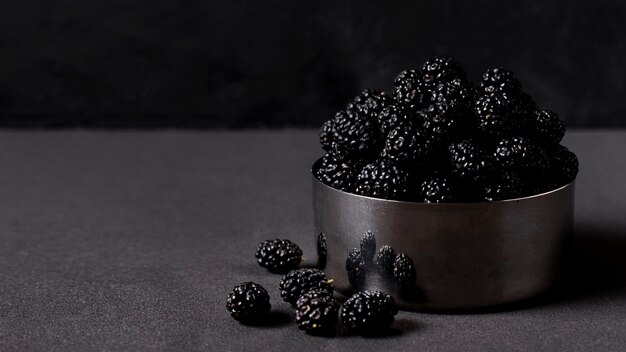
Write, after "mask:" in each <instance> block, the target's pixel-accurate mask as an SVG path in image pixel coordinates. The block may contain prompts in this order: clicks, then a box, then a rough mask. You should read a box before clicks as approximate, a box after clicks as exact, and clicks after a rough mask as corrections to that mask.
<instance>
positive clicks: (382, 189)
mask: <svg viewBox="0 0 626 352" xmlns="http://www.w3.org/2000/svg"><path fill="white" fill-rule="evenodd" d="M408 179H409V175H408V172H407V171H405V170H404V169H402V168H400V167H398V166H396V165H394V164H391V163H389V162H388V161H385V160H380V161H377V162H374V163H371V164H368V165H366V166H365V167H363V169H362V170H361V172H360V173H359V175H358V176H357V181H356V193H358V194H361V195H364V196H371V197H378V198H385V199H402V198H403V197H405V196H406V195H407V194H408V184H407V180H408Z"/></svg>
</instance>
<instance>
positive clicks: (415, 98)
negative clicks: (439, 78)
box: [393, 70, 429, 109]
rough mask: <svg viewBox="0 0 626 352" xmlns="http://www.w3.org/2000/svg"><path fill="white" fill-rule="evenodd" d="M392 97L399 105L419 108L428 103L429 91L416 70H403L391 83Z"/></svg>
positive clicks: (420, 74)
mask: <svg viewBox="0 0 626 352" xmlns="http://www.w3.org/2000/svg"><path fill="white" fill-rule="evenodd" d="M393 97H394V98H395V99H396V101H397V102H398V103H400V104H401V105H404V106H407V107H410V108H411V109H421V108H423V107H425V106H426V105H428V100H429V91H428V89H427V87H426V86H425V85H424V80H423V79H422V73H421V72H420V71H418V70H404V71H402V72H400V74H398V77H396V79H395V81H394V83H393Z"/></svg>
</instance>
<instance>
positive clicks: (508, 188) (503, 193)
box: [484, 170, 527, 202]
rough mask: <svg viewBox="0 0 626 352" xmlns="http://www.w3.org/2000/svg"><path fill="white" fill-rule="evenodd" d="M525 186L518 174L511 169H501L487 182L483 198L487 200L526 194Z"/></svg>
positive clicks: (511, 197) (491, 200) (517, 196)
mask: <svg viewBox="0 0 626 352" xmlns="http://www.w3.org/2000/svg"><path fill="white" fill-rule="evenodd" d="M526 193H527V192H526V188H525V185H524V182H523V181H522V179H521V178H520V176H519V175H518V174H517V173H515V172H511V171H504V170H503V171H502V173H501V174H499V175H498V176H495V177H493V178H491V179H489V181H488V182H487V185H486V186H485V195H484V199H485V200H486V201H489V202H493V201H497V200H504V199H513V198H519V197H523V196H526Z"/></svg>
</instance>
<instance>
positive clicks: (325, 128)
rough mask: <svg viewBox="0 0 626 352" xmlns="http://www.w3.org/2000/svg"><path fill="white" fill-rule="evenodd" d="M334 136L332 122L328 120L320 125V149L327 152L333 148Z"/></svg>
mask: <svg viewBox="0 0 626 352" xmlns="http://www.w3.org/2000/svg"><path fill="white" fill-rule="evenodd" d="M334 134H335V127H334V123H333V120H328V121H326V122H324V124H322V128H321V129H320V132H319V137H320V144H321V145H322V149H324V150H326V151H329V150H330V149H331V148H332V146H333V135H334Z"/></svg>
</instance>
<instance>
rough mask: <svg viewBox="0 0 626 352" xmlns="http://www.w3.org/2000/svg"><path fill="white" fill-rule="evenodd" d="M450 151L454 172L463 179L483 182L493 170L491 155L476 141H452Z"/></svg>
mask: <svg viewBox="0 0 626 352" xmlns="http://www.w3.org/2000/svg"><path fill="white" fill-rule="evenodd" d="M448 152H449V153H450V161H451V166H452V173H453V174H454V175H456V176H457V177H459V178H460V179H462V180H465V181H470V182H477V183H481V182H483V181H484V179H485V177H486V176H487V175H489V174H490V173H491V172H492V168H493V165H492V162H491V157H490V155H489V154H488V153H487V152H486V150H485V149H484V148H483V147H482V146H481V145H480V144H478V143H477V142H475V141H472V140H464V141H461V142H457V143H452V144H451V145H450V146H449V147H448Z"/></svg>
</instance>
